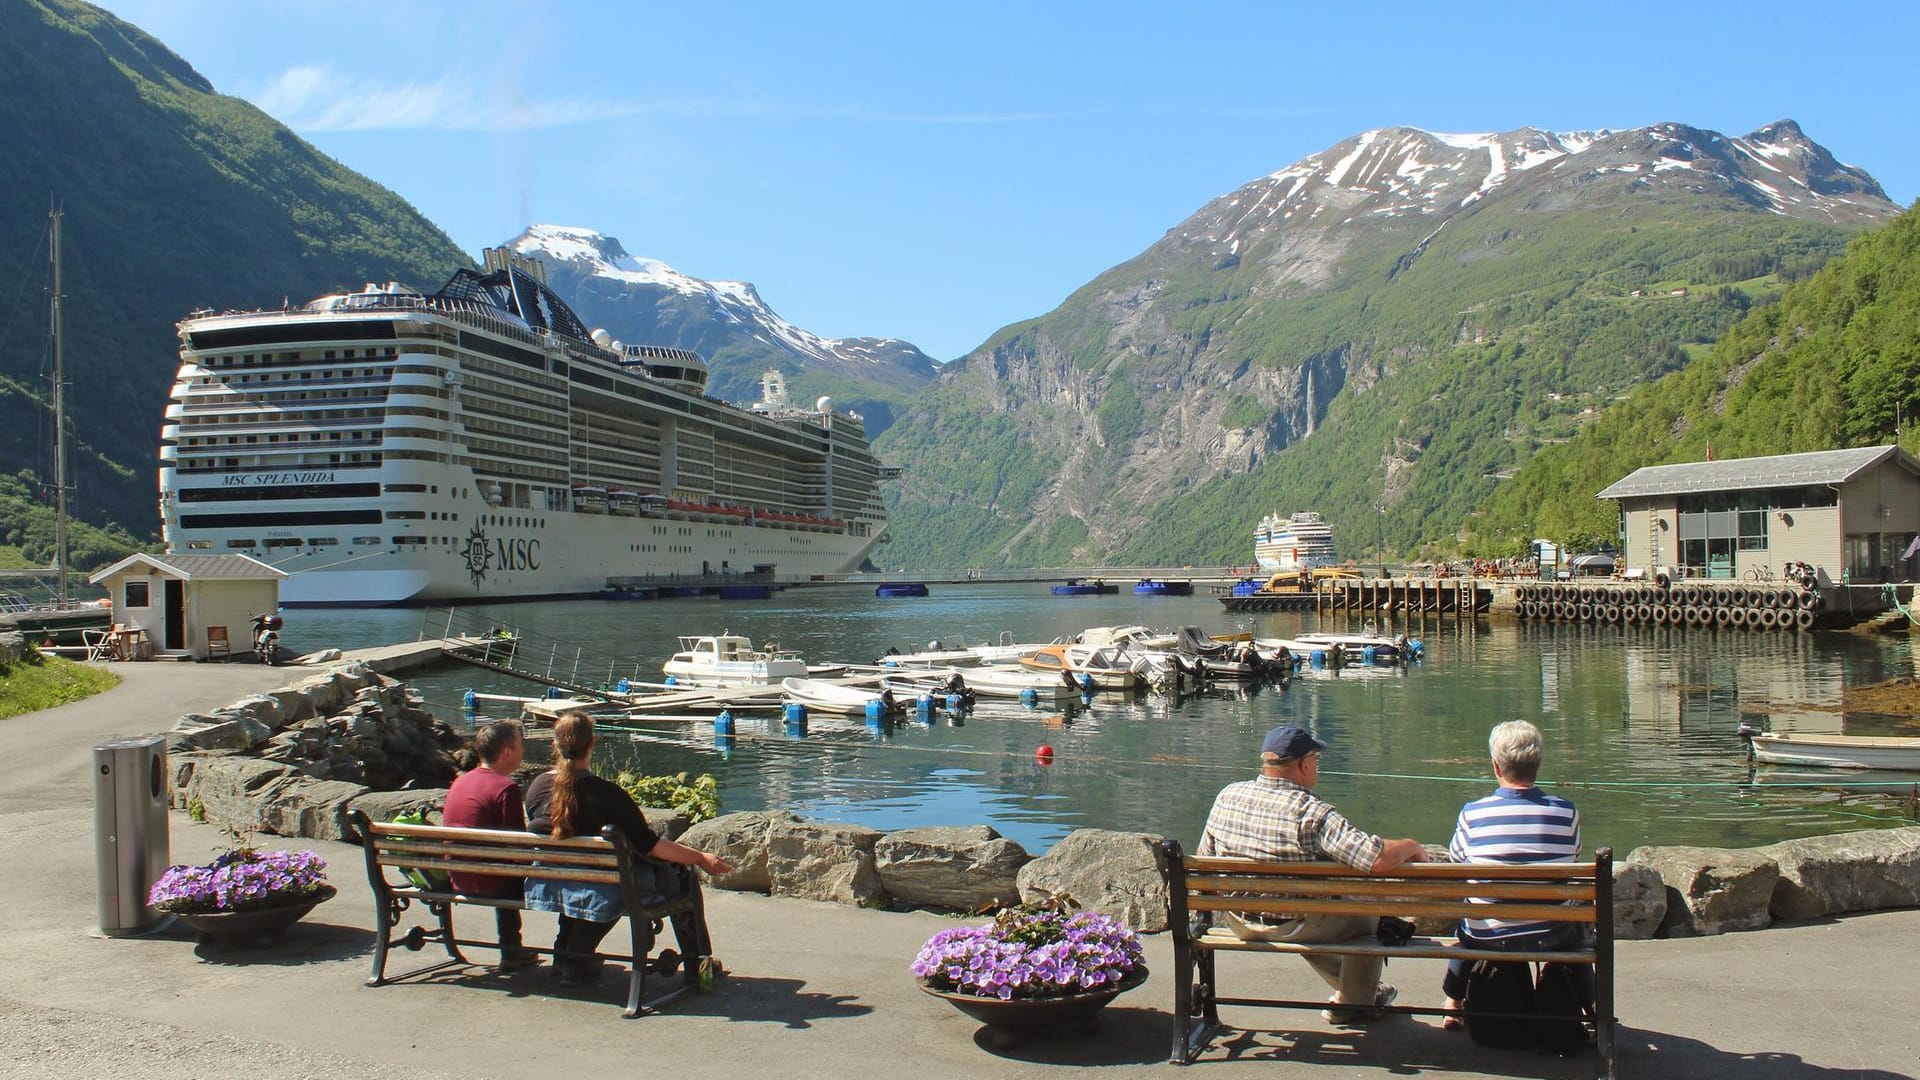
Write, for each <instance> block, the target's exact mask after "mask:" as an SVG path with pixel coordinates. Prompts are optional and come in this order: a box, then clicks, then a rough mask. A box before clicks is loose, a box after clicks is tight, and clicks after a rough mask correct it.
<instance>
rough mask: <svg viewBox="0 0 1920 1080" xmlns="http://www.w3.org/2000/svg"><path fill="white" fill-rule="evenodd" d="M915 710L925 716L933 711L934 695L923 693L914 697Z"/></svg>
mask: <svg viewBox="0 0 1920 1080" xmlns="http://www.w3.org/2000/svg"><path fill="white" fill-rule="evenodd" d="M913 711H914V712H917V713H919V714H920V715H922V716H925V715H926V714H928V713H930V712H932V711H933V695H932V694H921V695H920V696H919V697H916V698H914V699H913Z"/></svg>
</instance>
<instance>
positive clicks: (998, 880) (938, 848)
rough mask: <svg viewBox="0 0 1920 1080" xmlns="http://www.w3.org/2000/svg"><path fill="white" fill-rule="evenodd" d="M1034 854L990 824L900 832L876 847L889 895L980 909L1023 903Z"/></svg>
mask: <svg viewBox="0 0 1920 1080" xmlns="http://www.w3.org/2000/svg"><path fill="white" fill-rule="evenodd" d="M1031 859H1032V856H1030V855H1028V854H1027V850H1026V849H1025V848H1023V847H1021V846H1020V845H1019V844H1016V843H1014V842H1013V841H1011V840H1008V839H1007V838H1006V837H1004V836H1001V835H1000V834H999V833H998V832H996V831H994V829H993V828H991V827H990V826H986V825H973V826H968V827H935V828H924V829H902V830H900V831H899V832H895V833H888V834H887V835H885V836H883V837H881V838H880V841H879V843H877V844H875V845H874V850H873V861H874V868H875V869H877V870H878V871H879V872H880V884H881V885H882V886H884V887H885V888H886V890H887V893H888V895H890V896H892V897H893V898H894V899H895V900H898V901H901V902H903V903H907V904H912V905H915V906H918V907H934V908H948V909H951V910H954V911H980V910H983V909H987V908H995V907H1004V906H1006V905H1009V904H1014V903H1017V902H1019V899H1020V868H1021V867H1022V866H1025V865H1026V864H1027V863H1028V861H1029V860H1031Z"/></svg>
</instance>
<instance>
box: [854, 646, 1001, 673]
mask: <svg viewBox="0 0 1920 1080" xmlns="http://www.w3.org/2000/svg"><path fill="white" fill-rule="evenodd" d="M873 662H874V663H875V664H877V665H879V666H880V667H886V668H899V667H914V668H946V667H972V666H973V665H975V664H978V663H979V662H980V654H979V653H976V652H974V651H973V650H972V649H966V648H953V649H949V648H947V647H945V646H943V645H941V644H940V642H939V641H938V640H934V641H929V642H927V647H926V648H924V649H921V650H919V651H917V652H901V651H900V650H899V649H894V648H889V649H888V650H887V651H886V652H884V653H882V654H881V655H879V656H877V657H875V658H874V661H873Z"/></svg>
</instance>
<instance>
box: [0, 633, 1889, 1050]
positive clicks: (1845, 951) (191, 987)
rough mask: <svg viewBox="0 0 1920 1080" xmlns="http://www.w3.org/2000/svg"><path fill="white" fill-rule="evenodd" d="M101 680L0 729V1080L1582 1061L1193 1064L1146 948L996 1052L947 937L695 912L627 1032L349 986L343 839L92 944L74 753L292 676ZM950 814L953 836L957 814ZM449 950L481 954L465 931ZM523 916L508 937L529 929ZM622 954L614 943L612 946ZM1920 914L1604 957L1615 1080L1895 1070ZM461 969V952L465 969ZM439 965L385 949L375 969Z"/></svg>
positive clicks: (1226, 959)
mask: <svg viewBox="0 0 1920 1080" xmlns="http://www.w3.org/2000/svg"><path fill="white" fill-rule="evenodd" d="M115 670H116V672H118V673H119V674H121V675H122V676H123V678H124V679H125V681H124V682H123V683H122V685H120V686H119V687H117V688H115V689H113V690H110V691H108V692H106V693H104V694H100V695H97V696H95V697H93V698H90V699H88V700H86V701H82V702H77V703H75V704H72V705H66V706H62V707H60V708H58V709H51V710H47V711H45V712H42V713H36V714H32V715H29V716H22V717H15V718H12V719H8V720H0V761H5V762H6V763H7V767H8V774H9V775H8V779H7V781H6V782H5V784H4V785H0V866H4V867H5V872H4V873H0V907H3V908H4V910H6V911H7V912H9V913H10V917H9V918H8V919H7V920H6V926H7V932H6V933H5V934H4V935H0V1077H16V1076H18V1077H114V1078H129V1080H132V1078H145V1077H149V1076H152V1077H161V1076H166V1077H183V1076H184V1077H214V1076H220V1077H231V1076H234V1075H242V1076H245V1077H247V1078H248V1080H280V1078H291V1077H329V1078H339V1077H357V1076H367V1077H388V1076H393V1077H400V1076H405V1077H415V1078H437V1077H451V1076H460V1077H503V1078H516V1080H517V1078H524V1077H527V1076H530V1075H578V1076H609V1077H611V1076H625V1075H634V1074H639V1075H647V1074H651V1073H654V1072H659V1071H661V1070H665V1071H666V1072H667V1074H668V1075H670V1076H672V1077H673V1078H674V1080H704V1078H707V1077H733V1076H738V1075H746V1074H758V1075H769V1076H777V1077H781V1078H782V1080H785V1078H804V1077H828V1078H832V1080H856V1078H864V1077H887V1078H889V1080H892V1078H896V1077H898V1076H900V1075H902V1074H916V1073H917V1074H919V1075H924V1076H939V1077H1025V1076H1057V1075H1063V1074H1064V1073H1066V1072H1067V1071H1069V1070H1077V1069H1092V1070H1096V1071H1097V1072H1098V1074H1099V1075H1102V1076H1113V1077H1131V1076H1147V1075H1160V1076H1173V1075H1180V1076H1184V1077H1189V1078H1191V1077H1194V1076H1199V1077H1226V1076H1255V1075H1257V1076H1259V1077H1260V1078H1261V1080H1272V1078H1276V1077H1279V1078H1284V1077H1333V1078H1337V1080H1345V1078H1348V1077H1374V1076H1378V1077H1386V1076H1399V1075H1410V1074H1432V1075H1437V1076H1442V1077H1482V1076H1485V1077H1545V1078H1558V1077H1582V1076H1589V1075H1592V1073H1593V1070H1594V1060H1593V1058H1592V1057H1591V1055H1587V1056H1583V1057H1576V1058H1573V1059H1567V1060H1562V1059H1559V1058H1553V1057H1547V1056H1543V1055H1540V1054H1535V1053H1530V1052H1510V1051H1493V1050H1486V1049H1483V1048H1480V1047H1477V1046H1474V1045H1473V1044H1472V1043H1471V1042H1470V1041H1468V1039H1467V1038H1466V1036H1464V1035H1463V1034H1460V1033H1457V1032H1447V1031H1442V1030H1441V1029H1440V1028H1439V1026H1438V1023H1437V1021H1435V1020H1431V1019H1426V1018H1408V1017H1393V1018H1388V1019H1385V1020H1381V1021H1379V1022H1377V1023H1375V1024H1374V1025H1372V1026H1370V1027H1367V1028H1363V1029H1343V1028H1334V1027H1331V1026H1329V1025H1327V1024H1325V1023H1324V1022H1322V1021H1321V1020H1320V1019H1319V1017H1318V1016H1317V1015H1315V1014H1314V1013H1311V1012H1281V1011H1268V1010H1254V1009H1245V1008H1239V1009H1236V1008H1226V1009H1224V1010H1223V1014H1224V1018H1225V1019H1226V1021H1227V1023H1228V1024H1229V1025H1231V1027H1230V1029H1229V1030H1227V1031H1225V1032H1223V1033H1222V1035H1221V1037H1220V1038H1219V1039H1218V1040H1216V1042H1215V1043H1214V1045H1213V1047H1212V1048H1211V1049H1210V1050H1209V1052H1208V1053H1207V1054H1206V1055H1205V1056H1204V1057H1203V1058H1202V1059H1201V1061H1200V1062H1199V1063H1197V1064H1195V1065H1193V1066H1190V1067H1188V1068H1189V1069H1191V1070H1192V1071H1190V1072H1180V1071H1177V1069H1176V1067H1175V1066H1172V1065H1169V1064H1168V1063H1167V1057H1168V1053H1169V1050H1170V1048H1171V1044H1172V1023H1173V1022H1172V1019H1171V1014H1170V1009H1171V1005H1172V998H1173V990H1172V984H1171V971H1172V962H1171V950H1170V948H1169V946H1168V943H1167V941H1166V939H1165V935H1156V936H1153V937H1150V938H1149V939H1148V941H1147V960H1148V965H1149V967H1150V968H1151V969H1152V970H1153V972H1154V974H1153V976H1152V977H1151V978H1150V979H1149V980H1148V981H1147V983H1146V985H1144V986H1143V987H1141V988H1139V989H1137V990H1134V991H1132V992H1130V993H1128V994H1126V995H1125V996H1123V997H1121V998H1120V999H1119V1000H1117V1001H1116V1002H1115V1003H1114V1004H1113V1005H1112V1006H1110V1007H1109V1008H1108V1009H1107V1010H1106V1011H1105V1013H1104V1014H1103V1021H1102V1023H1101V1025H1100V1027H1099V1028H1098V1030H1097V1031H1094V1032H1090V1033H1083V1032H1068V1033H1061V1034H1060V1035H1058V1036H1057V1037H1036V1038H1029V1039H1024V1040H1022V1041H1020V1042H1017V1043H1016V1044H1015V1045H1014V1046H1012V1047H1010V1048H1006V1049H1001V1048H998V1047H996V1046H994V1045H993V1043H992V1041H991V1040H989V1039H988V1038H987V1037H986V1035H985V1033H984V1032H983V1031H982V1030H981V1029H980V1027H979V1026H978V1025H977V1024H975V1023H974V1022H973V1021H971V1020H968V1019H966V1018H965V1017H963V1016H961V1015H960V1014H959V1013H957V1012H955V1011H953V1010H952V1009H951V1008H950V1007H949V1006H948V1005H946V1004H945V1003H944V1002H942V1001H939V1000H937V999H934V998H931V997H928V996H926V995H924V994H922V993H921V992H920V991H919V990H918V989H917V988H916V987H915V985H914V982H913V979H912V977H911V975H910V974H909V973H908V971H907V965H908V963H909V962H910V961H911V960H912V958H913V955H914V953H915V952H916V951H917V950H918V948H919V946H920V944H921V942H923V941H924V940H926V938H927V937H929V936H931V935H932V934H933V933H935V932H936V931H938V930H939V929H941V928H943V927H948V926H952V925H955V922H956V920H954V919H953V918H950V917H943V916H938V915H931V914H927V913H918V912H916V913H887V912H874V911H866V910H860V909H854V908H847V907H841V906H836V905H830V904H820V903H813V902H807V901H798V900H789V899H776V898H769V897H763V896H754V895H743V894H737V893H727V892H720V891H717V890H714V891H710V892H709V921H710V923H711V926H712V930H713V934H714V937H715V941H716V948H717V952H718V953H719V955H720V957H721V958H722V960H723V962H724V963H725V965H726V966H727V968H728V969H729V975H728V976H727V977H725V978H724V979H722V980H721V983H720V985H719V988H718V989H717V991H716V992H714V993H712V994H709V995H701V996H689V997H686V998H682V999H681V1000H680V1001H679V1002H677V1003H675V1004H673V1005H670V1006H669V1007H668V1008H667V1010H666V1011H665V1012H663V1013H660V1014H656V1015H651V1016H647V1017H643V1018H641V1019H638V1020H623V1019H622V1018H621V1017H620V1004H621V1002H622V1001H623V999H624V991H625V977H624V971H623V970H616V971H611V972H609V973H608V974H607V975H606V976H605V978H604V979H603V981H602V982H601V983H600V984H599V985H597V986H590V987H563V986H561V985H560V984H559V983H558V982H557V981H556V980H555V979H553V978H552V976H551V974H550V970H549V969H548V968H546V967H539V968H533V969H528V970H523V971H519V972H516V973H513V974H511V975H500V974H497V973H494V972H492V971H491V970H489V969H486V968H470V969H459V970H455V971H452V972H447V973H441V974H437V975H432V976H428V977H424V978H421V979H417V980H412V981H404V982H401V983H399V984H396V985H390V986H385V987H380V988H368V987H366V986H364V985H362V984H363V982H364V980H365V979H366V976H367V974H368V967H369V958H370V950H371V942H372V933H371V926H372V924H373V906H372V899H371V893H370V892H369V891H368V889H367V885H366V880H365V872H364V869H363V863H362V862H361V857H360V852H359V849H358V848H356V847H353V846H350V845H345V844H337V843H323V842H314V841H300V840H282V839H278V838H271V837H268V838H262V839H263V841H264V845H265V846H269V847H312V848H314V849H316V850H318V851H320V852H321V853H322V854H323V855H324V856H325V857H326V858H327V859H328V860H329V862H330V863H331V864H332V865H331V868H330V872H329V873H330V877H331V880H332V881H333V883H334V884H335V885H336V886H338V887H339V889H340V894H339V896H337V897H336V898H335V899H333V900H332V901H330V902H328V903H326V904H324V905H322V906H321V907H319V908H317V909H316V910H315V911H314V912H313V913H312V914H311V915H309V916H308V917H307V919H306V920H304V921H303V922H302V923H300V924H299V925H297V926H296V927H294V928H293V929H292V930H290V931H288V933H287V934H286V936H285V937H283V938H282V939H281V940H280V941H279V942H278V943H277V944H276V945H274V946H272V947H270V948H266V949H253V948H236V947H223V946H215V945H210V944H200V943H198V942H196V941H195V940H194V938H193V937H192V936H191V935H190V934H187V933H185V932H182V931H179V930H174V929H167V930H162V931H160V932H156V933H154V934H150V935H148V936H145V937H139V938H108V937H105V936H103V935H100V934H99V933H98V932H97V929H96V928H95V925H94V912H95V908H94V859H93V824H92V802H91V800H92V790H91V787H90V784H89V770H90V766H91V748H92V747H93V746H94V745H95V744H97V743H101V742H104V741H107V740H109V739H111V738H115V737H119V736H125V735H135V734H142V733H148V732H157V731H162V730H165V729H166V728H167V727H169V726H171V724H172V722H173V720H174V718H175V717H177V716H178V715H180V714H181V713H183V712H189V711H205V710H207V709H210V708H213V707H216V706H218V705H221V704H225V703H226V702H228V701H231V700H233V699H235V698H237V697H239V696H241V695H243V694H245V693H249V692H253V691H258V690H262V689H267V688H269V687H272V686H277V685H281V684H282V683H285V682H288V681H291V680H292V679H293V678H295V677H297V676H298V674H299V672H298V671H290V670H289V669H279V670H269V669H263V668H258V667H253V666H249V665H239V664H236V665H217V666H209V665H173V664H121V665H116V666H115ZM953 824H966V823H964V822H954V823H953ZM171 827H172V829H171V843H172V853H173V859H174V861H176V862H188V861H195V862H197V861H204V860H205V859H206V858H208V857H210V856H211V855H212V853H214V852H216V851H217V850H219V849H220V848H221V847H222V846H223V844H224V842H225V837H224V836H223V835H222V834H221V833H220V832H219V831H218V830H216V829H214V828H211V827H209V826H206V825H196V824H194V823H192V822H190V821H189V820H187V818H186V817H185V815H184V814H179V813H175V814H173V815H171ZM463 919H464V921H463V924H462V925H463V931H464V932H465V933H467V934H469V935H471V936H477V937H485V936H488V935H489V934H490V931H491V925H492V919H491V917H490V916H489V915H488V914H487V913H486V912H484V911H478V910H475V911H471V912H467V913H464V915H463ZM551 930H552V923H551V921H550V920H549V919H547V917H545V916H540V915H533V914H530V915H529V916H528V936H529V938H531V939H534V940H539V939H542V938H546V937H549V936H550V934H551ZM619 936H620V935H618V934H616V938H618V937H619ZM1917 938H1920V910H1906V911H1898V912H1886V913H1879V914H1872V915H1863V916H1854V917H1849V918H1844V919H1838V920H1828V921H1823V922H1819V923H1813V924H1805V925H1799V926H1793V927H1776V928H1773V929H1769V930H1764V931H1756V932H1750V933H1742V934H1730V935H1726V936H1723V937H1713V938H1697V939H1692V940H1677V941H1645V942H1623V943H1621V945H1620V947H1619V966H1620V972H1619V978H1618V989H1617V996H1618V1009H1619V1014H1620V1018H1621V1022H1622V1030H1621V1035H1620V1041H1621V1074H1622V1075H1623V1076H1628V1077H1718V1076H1734V1075H1738V1076H1740V1077H1743V1078H1759V1080H1768V1078H1775V1077H1779V1078H1785V1077H1796V1078H1805V1077H1811V1078H1840V1077H1848V1078H1861V1080H1884V1078H1891V1077H1906V1076H1911V1075H1913V1074H1914V1072H1915V1071H1916V1062H1917V1061H1920V1049H1916V1041H1917V1039H1916V1033H1920V1023H1916V1022H1915V1020H1914V1018H1913V1014H1912V1003H1913V1002H1914V1001H1915V1000H1916V991H1920V970H1916V966H1915V965H1914V963H1913V957H1914V955H1915V950H1914V946H1913V942H1914V941H1915V940H1916V939H1917ZM476 958H477V959H485V958H486V954H485V953H478V954H477V955H476ZM434 959H435V956H434V954H432V953H431V952H423V953H407V952H399V953H397V954H396V955H395V957H394V959H393V961H392V963H391V965H390V968H389V971H390V972H396V971H405V970H407V969H408V968H409V967H411V966H414V965H416V964H425V963H428V962H431V961H432V960H434ZM1220 968H1221V977H1222V985H1223V990H1224V991H1225V992H1227V993H1236V992H1240V993H1252V994H1280V995H1285V996H1292V997H1305V996H1311V995H1313V994H1315V993H1316V992H1318V991H1317V988H1318V987H1320V983H1319V982H1318V980H1317V979H1315V978H1314V976H1313V975H1312V974H1311V973H1310V972H1309V971H1308V970H1307V968H1306V966H1305V965H1304V964H1302V963H1300V962H1298V961H1297V960H1293V959H1291V958H1286V957H1258V956H1246V955H1228V956H1223V957H1222V958H1221V960H1220ZM1440 974H1441V965H1440V964H1439V963H1438V962H1434V961H1396V962H1394V963H1393V964H1392V965H1391V966H1390V967H1389V969H1388V974H1387V977H1388V979H1389V980H1390V981H1392V982H1394V983H1396V984H1397V985H1399V986H1400V987H1401V999H1400V1000H1401V1003H1402V1004H1410V1003H1427V1004H1437V1003H1438V1002H1439V1000H1440V989H1439V982H1440Z"/></svg>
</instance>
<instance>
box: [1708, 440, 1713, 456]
mask: <svg viewBox="0 0 1920 1080" xmlns="http://www.w3.org/2000/svg"><path fill="white" fill-rule="evenodd" d="M1707 460H1708V461H1712V460H1713V440H1712V439H1708V440H1707Z"/></svg>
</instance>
